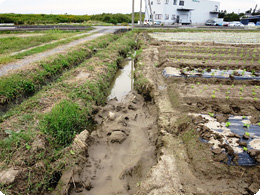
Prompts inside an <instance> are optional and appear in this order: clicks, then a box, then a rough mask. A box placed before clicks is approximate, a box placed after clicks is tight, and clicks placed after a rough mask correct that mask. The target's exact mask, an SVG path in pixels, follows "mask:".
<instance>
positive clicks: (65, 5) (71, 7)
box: [0, 0, 260, 15]
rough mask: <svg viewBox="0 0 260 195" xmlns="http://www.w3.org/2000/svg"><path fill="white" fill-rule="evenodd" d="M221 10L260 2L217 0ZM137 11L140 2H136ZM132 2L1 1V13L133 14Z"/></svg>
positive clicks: (249, 5) (253, 5)
mask: <svg viewBox="0 0 260 195" xmlns="http://www.w3.org/2000/svg"><path fill="white" fill-rule="evenodd" d="M217 1H219V2H221V5H220V10H224V9H226V10H227V11H228V12H231V11H234V12H236V13H237V12H238V11H240V12H244V11H245V10H248V9H249V8H251V7H255V5H256V4H258V8H259V9H260V0H217ZM135 2H136V11H137V10H139V4H140V0H135ZM131 6H132V0H0V13H46V14H51V13H52V14H64V13H68V14H78V15H82V14H97V13H103V12H106V13H131V10H132V9H131Z"/></svg>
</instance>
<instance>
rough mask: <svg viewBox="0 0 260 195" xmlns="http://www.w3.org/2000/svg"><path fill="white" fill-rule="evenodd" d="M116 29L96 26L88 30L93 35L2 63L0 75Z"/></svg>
mask: <svg viewBox="0 0 260 195" xmlns="http://www.w3.org/2000/svg"><path fill="white" fill-rule="evenodd" d="M116 30H118V28H107V27H103V28H102V27H98V28H96V29H94V30H92V31H89V32H88V33H89V34H91V33H94V32H96V34H94V35H91V36H88V37H84V38H82V39H79V40H76V41H72V42H70V43H69V44H67V45H62V46H59V47H57V48H54V49H51V50H48V51H45V52H42V53H38V54H35V55H32V56H28V57H25V58H24V59H22V60H19V61H16V62H12V63H9V64H6V65H4V66H2V67H1V68H0V77H1V76H4V75H6V74H8V73H9V71H13V70H17V69H19V68H21V67H24V66H27V65H29V64H32V63H34V62H37V61H40V60H43V59H44V58H47V57H49V56H52V55H54V54H58V53H61V52H64V51H66V50H67V49H69V48H71V47H75V46H77V45H79V44H82V43H84V42H87V41H90V40H93V39H96V38H98V37H100V36H102V35H104V34H108V33H113V32H115V31H116ZM86 34H87V33H86Z"/></svg>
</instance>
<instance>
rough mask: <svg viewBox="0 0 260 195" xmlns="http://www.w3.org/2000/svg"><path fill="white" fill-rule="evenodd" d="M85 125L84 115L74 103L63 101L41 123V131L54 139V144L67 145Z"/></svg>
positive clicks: (85, 118)
mask: <svg viewBox="0 0 260 195" xmlns="http://www.w3.org/2000/svg"><path fill="white" fill-rule="evenodd" d="M86 124H87V117H86V115H85V113H84V112H83V111H82V110H80V108H79V106H78V105H77V104H76V103H73V102H70V101H67V100H64V101H62V102H61V103H59V104H57V105H56V106H55V107H54V108H53V109H52V111H51V112H50V113H48V114H46V115H45V116H44V119H43V120H42V121H41V130H42V131H43V132H44V133H46V134H49V135H51V136H52V137H53V138H55V143H56V144H59V145H62V146H64V145H65V146H66V145H69V144H70V143H71V142H72V140H73V138H74V136H75V135H76V134H77V133H79V132H80V131H81V130H82V129H84V127H86Z"/></svg>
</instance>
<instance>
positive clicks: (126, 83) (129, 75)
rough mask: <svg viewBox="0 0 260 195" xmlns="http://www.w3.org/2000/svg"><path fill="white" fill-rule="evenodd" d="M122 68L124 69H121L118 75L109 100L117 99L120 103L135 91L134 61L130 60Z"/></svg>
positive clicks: (113, 83)
mask: <svg viewBox="0 0 260 195" xmlns="http://www.w3.org/2000/svg"><path fill="white" fill-rule="evenodd" d="M120 66H121V67H122V69H119V70H118V72H117V73H116V76H115V78H114V80H113V82H112V85H111V88H110V95H109V96H108V98H107V100H111V99H113V98H117V100H118V101H122V99H123V98H124V97H125V96H126V95H127V94H128V93H129V92H130V91H132V90H133V86H134V79H133V71H134V59H131V58H128V59H127V60H125V61H124V62H123V63H122V64H121V65H120Z"/></svg>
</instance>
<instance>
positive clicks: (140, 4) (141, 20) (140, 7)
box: [140, 0, 143, 26]
mask: <svg viewBox="0 0 260 195" xmlns="http://www.w3.org/2000/svg"><path fill="white" fill-rule="evenodd" d="M142 1H143V0H140V26H141V25H142Z"/></svg>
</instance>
